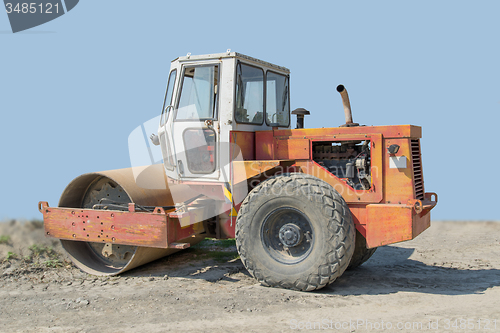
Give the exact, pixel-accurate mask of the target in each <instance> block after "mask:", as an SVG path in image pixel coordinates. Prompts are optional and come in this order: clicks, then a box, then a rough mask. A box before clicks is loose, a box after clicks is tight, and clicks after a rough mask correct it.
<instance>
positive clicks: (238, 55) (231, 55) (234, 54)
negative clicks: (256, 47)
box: [172, 52, 290, 73]
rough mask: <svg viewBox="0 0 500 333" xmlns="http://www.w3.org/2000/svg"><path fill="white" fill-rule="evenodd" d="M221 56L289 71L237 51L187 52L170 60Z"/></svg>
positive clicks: (209, 58)
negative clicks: (197, 53) (200, 53)
mask: <svg viewBox="0 0 500 333" xmlns="http://www.w3.org/2000/svg"><path fill="white" fill-rule="evenodd" d="M222 58H238V59H242V60H247V61H251V62H254V63H256V64H260V65H263V66H266V67H269V68H273V69H276V70H279V71H282V72H286V73H290V70H289V69H288V68H286V67H283V66H278V65H275V64H271V63H270V62H267V61H263V60H259V59H257V58H253V57H249V56H247V55H244V54H241V53H237V52H225V53H213V54H203V55H191V54H190V53H188V54H187V55H185V56H183V57H178V58H175V59H174V60H172V62H174V61H179V62H185V61H193V60H211V59H222Z"/></svg>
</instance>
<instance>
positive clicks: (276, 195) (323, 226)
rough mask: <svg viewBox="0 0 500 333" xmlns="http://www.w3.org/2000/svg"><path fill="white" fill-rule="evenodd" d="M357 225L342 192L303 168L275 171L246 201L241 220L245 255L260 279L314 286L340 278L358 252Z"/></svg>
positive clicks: (283, 284)
mask: <svg viewBox="0 0 500 333" xmlns="http://www.w3.org/2000/svg"><path fill="white" fill-rule="evenodd" d="M354 237H355V228H354V224H353V222H352V216H351V212H350V210H349V207H348V206H347V204H346V202H345V201H344V199H343V198H342V196H341V195H340V194H339V193H338V192H337V191H336V190H335V189H333V187H332V186H330V185H329V184H327V183H326V182H324V181H322V180H320V179H318V178H316V177H313V176H310V175H306V174H301V173H292V174H284V175H280V176H275V177H272V178H270V179H268V180H266V181H264V182H262V183H261V184H259V185H258V186H257V187H255V188H254V189H253V190H252V191H251V192H250V193H249V194H248V196H247V197H246V198H245V200H244V201H243V203H242V205H241V208H240V211H239V212H238V217H237V220H236V245H237V248H238V252H239V254H240V257H241V261H242V262H243V264H244V265H245V267H246V268H247V270H248V271H249V273H250V274H251V275H252V276H254V277H255V278H256V279H257V280H258V281H259V282H260V283H262V284H263V285H265V286H270V287H281V288H287V289H293V290H302V291H311V290H316V289H320V288H323V287H324V286H326V285H327V284H329V283H332V282H333V281H335V279H336V278H338V277H339V276H340V275H342V273H343V272H344V271H345V270H346V268H347V266H348V264H349V262H350V260H351V256H352V254H353V252H354Z"/></svg>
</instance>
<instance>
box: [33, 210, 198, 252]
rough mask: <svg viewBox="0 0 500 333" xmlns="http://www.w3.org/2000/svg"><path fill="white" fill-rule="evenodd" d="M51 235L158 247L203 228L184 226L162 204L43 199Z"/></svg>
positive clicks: (45, 225)
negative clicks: (91, 205) (138, 206)
mask: <svg viewBox="0 0 500 333" xmlns="http://www.w3.org/2000/svg"><path fill="white" fill-rule="evenodd" d="M39 206H40V210H41V211H42V213H43V218H44V227H45V232H46V234H47V236H50V237H55V238H59V239H67V240H75V241H85V242H98V243H116V244H124V245H137V246H146V247H156V248H168V247H169V244H172V243H175V242H176V241H178V240H181V239H184V238H187V237H190V236H192V235H196V234H198V233H200V232H202V231H203V226H202V225H201V223H197V224H194V225H190V226H188V227H185V228H182V227H181V225H180V223H179V221H178V220H177V219H169V218H168V217H167V213H166V212H165V211H164V210H163V208H161V207H157V208H155V210H154V212H151V213H147V212H136V211H133V210H132V211H113V210H97V209H96V210H94V209H78V208H61V207H57V208H53V207H49V205H48V203H47V202H40V204H39Z"/></svg>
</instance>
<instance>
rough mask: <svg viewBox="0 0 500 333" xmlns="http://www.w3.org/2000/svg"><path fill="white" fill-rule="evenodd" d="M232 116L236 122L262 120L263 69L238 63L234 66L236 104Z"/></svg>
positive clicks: (257, 121) (254, 122)
mask: <svg viewBox="0 0 500 333" xmlns="http://www.w3.org/2000/svg"><path fill="white" fill-rule="evenodd" d="M234 118H235V120H236V121H237V122H238V123H247V124H258V125H261V124H262V123H263V122H264V71H263V70H262V69H260V68H257V67H253V66H250V65H245V64H242V63H241V62H239V63H238V65H237V68H236V105H235V113H234Z"/></svg>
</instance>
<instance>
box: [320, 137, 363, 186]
mask: <svg viewBox="0 0 500 333" xmlns="http://www.w3.org/2000/svg"><path fill="white" fill-rule="evenodd" d="M313 160H314V161H315V162H316V163H318V164H319V165H321V166H322V167H323V168H325V169H326V170H328V171H329V172H330V173H332V174H333V175H335V176H336V177H338V178H340V179H342V180H344V181H345V182H346V183H347V184H348V185H349V186H351V187H352V188H354V189H355V190H369V189H370V188H371V172H370V140H365V141H326V142H313Z"/></svg>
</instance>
